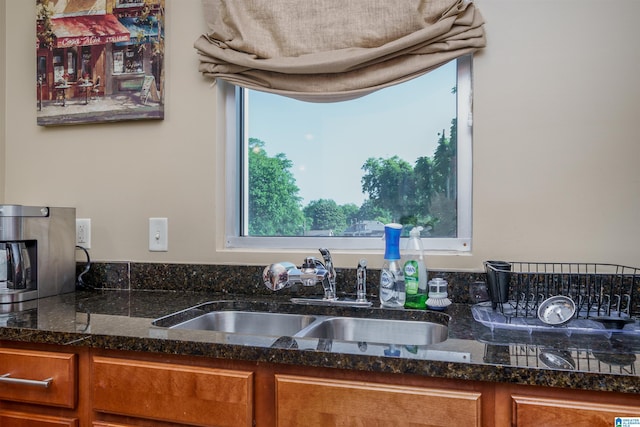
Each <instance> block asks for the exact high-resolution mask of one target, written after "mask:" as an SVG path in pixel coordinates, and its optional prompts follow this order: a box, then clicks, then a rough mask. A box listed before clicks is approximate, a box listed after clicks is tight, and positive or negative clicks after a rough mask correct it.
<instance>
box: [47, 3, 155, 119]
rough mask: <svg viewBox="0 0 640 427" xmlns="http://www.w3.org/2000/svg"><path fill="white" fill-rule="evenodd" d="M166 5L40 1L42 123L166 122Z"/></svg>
mask: <svg viewBox="0 0 640 427" xmlns="http://www.w3.org/2000/svg"><path fill="white" fill-rule="evenodd" d="M165 21H166V20H165V0H36V37H37V42H36V109H37V114H36V116H37V124H38V125H40V126H60V125H75V124H91V123H107V122H118V121H131V120H163V119H164V93H165V82H164V80H165V79H164V68H165V54H164V39H165Z"/></svg>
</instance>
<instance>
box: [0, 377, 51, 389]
mask: <svg viewBox="0 0 640 427" xmlns="http://www.w3.org/2000/svg"><path fill="white" fill-rule="evenodd" d="M10 375H11V374H4V375H0V383H5V384H21V385H28V386H33V387H42V388H49V385H50V384H51V382H52V381H53V378H47V379H46V380H42V381H38V380H25V379H24V378H11V377H10Z"/></svg>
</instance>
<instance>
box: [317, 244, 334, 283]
mask: <svg viewBox="0 0 640 427" xmlns="http://www.w3.org/2000/svg"><path fill="white" fill-rule="evenodd" d="M318 250H319V251H320V254H322V258H323V259H324V267H325V268H326V269H327V271H328V272H329V280H331V281H332V282H335V280H336V270H335V268H333V260H332V259H331V252H329V249H327V248H320V249H318Z"/></svg>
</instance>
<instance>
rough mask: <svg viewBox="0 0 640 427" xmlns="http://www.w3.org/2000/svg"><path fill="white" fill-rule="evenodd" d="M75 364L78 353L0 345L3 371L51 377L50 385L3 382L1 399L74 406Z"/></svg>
mask: <svg viewBox="0 0 640 427" xmlns="http://www.w3.org/2000/svg"><path fill="white" fill-rule="evenodd" d="M76 365H77V361H76V355H75V354H69V353H57V352H47V351H32V350H17V349H8V348H0V371H2V372H0V375H5V374H9V376H8V378H12V379H26V380H36V381H42V380H45V379H49V378H50V379H51V383H50V384H49V386H48V387H40V386H36V385H30V384H14V383H4V382H3V383H0V399H1V400H10V401H14V402H27V403H38V404H42V405H52V406H60V407H65V408H74V407H75V406H76V400H77V392H76V390H77V366H76ZM3 425H4V424H3Z"/></svg>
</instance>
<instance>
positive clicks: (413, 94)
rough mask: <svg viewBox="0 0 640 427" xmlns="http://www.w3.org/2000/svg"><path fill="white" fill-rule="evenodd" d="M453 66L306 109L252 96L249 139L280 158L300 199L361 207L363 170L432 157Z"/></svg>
mask: <svg viewBox="0 0 640 427" xmlns="http://www.w3.org/2000/svg"><path fill="white" fill-rule="evenodd" d="M455 85H456V63H455V61H452V62H450V63H449V64H446V65H444V66H442V67H440V68H438V69H436V70H434V71H432V72H431V73H429V74H427V75H425V76H422V77H419V78H417V79H413V80H411V81H409V82H406V83H403V84H400V85H397V86H394V87H391V88H387V89H383V90H380V91H377V92H375V93H373V94H371V95H368V96H365V97H363V98H359V99H356V100H352V101H345V102H340V103H331V104H326V103H307V102H302V101H297V100H293V99H290V98H286V97H282V96H277V95H270V94H266V93H262V92H256V91H252V92H251V94H250V97H249V111H250V115H249V124H248V125H249V137H251V138H258V139H260V140H262V141H264V142H265V150H266V151H267V154H268V155H269V156H274V155H276V154H277V153H285V154H286V157H287V158H288V159H289V160H291V161H292V162H293V167H292V169H291V172H292V173H293V174H294V176H295V178H296V183H297V185H298V187H299V188H300V196H302V197H303V199H304V200H303V206H306V205H307V204H308V203H309V202H310V201H312V200H318V199H333V200H335V201H336V202H337V203H338V204H345V203H356V204H357V205H360V204H361V203H362V202H363V201H364V200H365V198H366V196H365V195H364V194H362V192H361V183H360V180H361V178H362V174H363V171H362V170H361V167H362V165H363V164H364V163H365V161H366V159H368V158H369V157H376V158H377V157H383V158H387V157H391V156H393V155H398V156H399V157H400V158H402V159H404V160H406V161H408V162H409V163H411V164H412V165H413V164H414V162H415V160H416V159H417V158H418V157H420V156H425V155H427V156H430V157H432V156H433V152H434V150H435V148H436V147H437V142H438V138H439V136H438V133H440V132H442V130H443V129H444V130H445V132H446V134H447V137H448V136H449V128H450V126H451V119H453V118H454V117H455V115H456V97H455V95H454V94H452V93H451V89H452V88H453V87H454V86H455Z"/></svg>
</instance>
